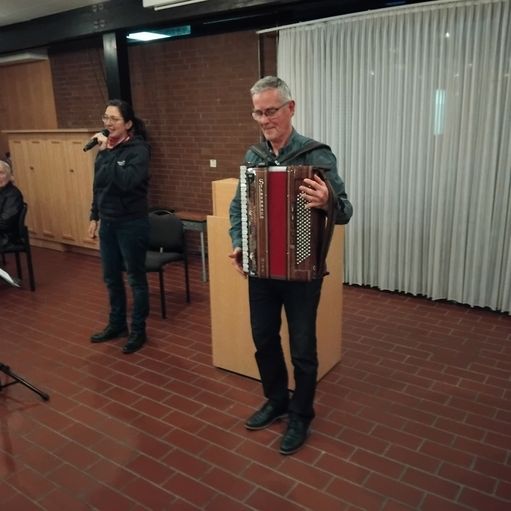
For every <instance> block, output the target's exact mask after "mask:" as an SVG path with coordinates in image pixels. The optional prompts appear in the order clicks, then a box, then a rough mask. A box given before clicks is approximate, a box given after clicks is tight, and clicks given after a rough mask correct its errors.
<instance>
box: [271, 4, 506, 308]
mask: <svg viewBox="0 0 511 511" xmlns="http://www.w3.org/2000/svg"><path fill="white" fill-rule="evenodd" d="M510 26H511V13H510V0H486V1H485V0H479V1H462V0H459V1H450V2H446V1H439V2H431V3H428V4H420V5H414V6H409V7H398V8H392V9H385V10H378V11H374V12H369V13H364V14H360V15H349V16H344V17H340V18H336V19H327V20H323V21H320V22H316V23H312V24H303V25H301V26H300V25H298V26H295V27H289V28H283V29H282V30H280V33H279V44H278V73H279V75H280V76H281V77H282V78H283V79H284V80H285V81H287V82H288V84H289V85H290V87H291V90H292V91H293V93H294V96H295V99H296V101H297V112H296V117H295V126H296V128H297V129H298V131H300V132H302V133H303V134H305V135H308V136H311V137H313V138H315V139H319V140H321V141H322V142H326V143H328V144H329V145H330V146H331V147H332V149H333V151H334V153H336V155H337V157H338V160H339V173H340V175H341V176H342V177H343V179H344V180H345V182H346V186H347V190H348V194H349V197H350V199H351V200H352V202H353V204H354V211H355V213H354V216H353V219H352V221H351V223H350V225H349V226H348V227H347V229H346V234H347V236H346V250H345V268H346V269H345V280H346V282H348V283H350V284H363V285H370V286H376V287H378V288H380V289H386V290H398V291H404V292H409V293H413V294H421V295H426V296H429V297H431V298H434V299H441V298H444V299H449V300H454V301H457V302H460V303H466V304H470V305H473V306H482V307H490V308H491V309H494V310H500V311H506V312H509V311H511V76H510V75H511V28H510Z"/></svg>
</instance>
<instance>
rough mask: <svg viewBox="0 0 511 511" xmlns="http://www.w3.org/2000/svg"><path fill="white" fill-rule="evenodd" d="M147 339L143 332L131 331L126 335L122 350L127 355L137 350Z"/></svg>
mask: <svg viewBox="0 0 511 511" xmlns="http://www.w3.org/2000/svg"><path fill="white" fill-rule="evenodd" d="M146 341H147V335H146V334H145V332H143V333H141V334H136V333H133V332H132V333H131V334H130V335H129V337H128V342H127V343H126V344H125V345H124V346H123V348H122V352H123V353H126V354H127V355H129V354H130V353H135V351H138V350H139V349H140V348H141V347H142V346H143V345H144V344H145V342H146Z"/></svg>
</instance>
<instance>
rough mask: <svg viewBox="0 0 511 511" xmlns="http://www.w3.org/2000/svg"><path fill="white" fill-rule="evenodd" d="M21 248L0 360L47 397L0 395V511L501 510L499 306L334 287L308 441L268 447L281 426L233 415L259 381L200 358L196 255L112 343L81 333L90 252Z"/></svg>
mask: <svg viewBox="0 0 511 511" xmlns="http://www.w3.org/2000/svg"><path fill="white" fill-rule="evenodd" d="M34 258H35V269H36V279H37V286H38V287H37V290H36V292H34V293H32V292H30V291H29V290H28V289H26V285H25V289H22V290H16V289H14V288H8V287H7V286H5V285H3V284H0V301H1V302H0V303H1V318H2V320H1V323H0V361H1V362H3V363H5V364H9V366H10V367H11V369H12V370H13V371H15V372H16V373H18V374H19V375H20V376H23V377H24V378H25V379H27V380H28V381H30V382H31V383H34V384H36V385H37V386H39V387H41V388H42V389H43V390H45V391H47V392H49V394H50V395H51V399H50V401H49V402H44V401H42V400H41V399H40V398H39V397H38V396H37V395H36V394H34V393H32V392H31V391H30V390H28V389H27V388H25V387H24V386H22V385H13V386H9V387H8V388H4V389H3V391H2V392H1V393H0V502H1V509H2V510H9V511H26V510H48V511H49V510H58V511H75V510H102V511H139V510H153V511H163V510H171V511H185V510H187V511H188V510H190V511H191V510H207V511H229V510H233V511H244V510H258V511H259V510H260V511H287V510H289V511H291V510H293V511H298V510H302V511H303V510H312V511H344V510H350V511H354V510H371V511H372V510H375V511H405V510H408V511H410V510H420V511H462V510H466V511H468V510H477V511H504V510H506V511H509V510H510V509H511V380H510V374H511V318H510V317H509V316H508V315H505V314H498V313H495V312H490V311H485V310H474V309H470V308H468V307H465V306H461V305H455V304H449V303H438V302H436V303H435V302H432V301H430V300H426V299H422V298H414V297H410V296H403V295H400V294H393V293H386V292H380V291H377V290H372V289H363V288H356V287H346V288H345V289H344V297H345V313H344V341H343V359H342V361H341V363H340V364H338V365H337V366H336V367H335V368H334V369H333V370H332V371H331V372H330V373H329V374H327V375H326V376H325V378H324V379H323V380H322V381H321V382H320V384H319V387H318V392H317V419H316V421H315V422H314V425H313V434H312V436H311V438H310V440H309V442H308V444H307V446H306V447H305V448H304V449H303V450H301V451H300V452H299V453H297V454H296V455H294V456H290V457H284V456H282V455H280V454H279V453H278V452H277V446H278V443H279V439H280V434H281V433H282V431H283V428H284V425H283V424H282V423H280V424H275V425H274V426H272V427H271V428H269V429H267V430H264V431H260V432H247V431H245V429H244V428H243V420H244V419H245V417H246V416H247V415H248V414H249V413H251V411H252V410H253V409H254V408H255V407H256V406H258V405H259V404H260V403H261V402H262V397H261V393H260V386H259V383H258V382H257V381H253V380H251V379H248V378H246V377H242V376H239V375H236V374H231V373H229V372H226V371H223V370H220V369H216V368H215V367H213V366H212V364H211V340H210V320H209V294H208V285H207V283H202V282H201V281H200V261H199V259H195V258H194V260H193V263H192V303H191V304H190V305H186V303H185V301H184V291H183V286H182V273H181V270H180V268H178V267H177V266H176V267H173V268H170V269H169V271H168V276H167V286H168V306H169V307H168V309H169V318H168V319H167V320H162V319H161V318H160V314H159V303H158V290H157V284H156V279H155V278H154V277H155V276H154V275H152V276H151V303H152V305H153V311H152V313H151V317H150V321H149V331H148V333H149V338H150V342H149V344H148V345H147V346H146V347H145V348H144V349H143V350H142V351H141V352H139V353H136V354H134V355H129V356H126V355H123V354H122V353H120V345H121V342H111V343H104V344H101V345H92V344H90V343H89V335H90V333H91V332H93V331H95V330H98V329H100V328H102V327H103V326H104V323H105V311H106V295H105V291H104V288H103V285H102V283H101V280H100V269H99V261H98V259H97V258H95V257H91V256H86V255H80V254H72V253H59V252H53V251H49V250H45V249H35V250H34ZM226 264H229V263H228V262H227V261H226ZM7 269H9V270H11V271H13V270H14V264H13V261H11V260H9V264H8V266H7ZM2 376H3V375H2ZM3 381H5V378H3Z"/></svg>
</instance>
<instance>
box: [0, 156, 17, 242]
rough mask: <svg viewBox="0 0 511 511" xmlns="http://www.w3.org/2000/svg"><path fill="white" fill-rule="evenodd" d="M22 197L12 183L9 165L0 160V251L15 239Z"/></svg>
mask: <svg viewBox="0 0 511 511" xmlns="http://www.w3.org/2000/svg"><path fill="white" fill-rule="evenodd" d="M22 209H23V195H22V193H21V192H20V191H19V190H18V188H16V186H15V185H14V183H13V182H12V172H11V167H10V166H9V164H8V163H7V162H5V161H3V160H0V249H1V248H2V247H4V246H6V245H7V244H8V243H10V242H11V241H14V240H15V239H16V235H17V233H18V217H19V214H20V213H21V210H22Z"/></svg>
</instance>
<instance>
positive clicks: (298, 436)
mask: <svg viewBox="0 0 511 511" xmlns="http://www.w3.org/2000/svg"><path fill="white" fill-rule="evenodd" d="M250 93H251V95H252V102H253V107H254V109H253V111H252V117H253V118H254V120H255V121H256V122H257V123H258V124H259V126H260V128H261V131H262V134H263V136H264V139H265V141H264V143H263V144H261V146H252V147H251V148H250V149H249V150H248V151H247V153H246V154H245V166H247V167H253V168H256V167H261V166H280V165H293V166H302V165H308V166H313V167H318V168H321V169H323V172H324V174H323V175H324V176H325V177H326V182H325V181H324V180H323V179H322V178H321V177H320V176H319V175H318V174H314V175H311V177H310V178H305V179H303V182H302V183H301V185H300V186H299V187H298V189H299V194H300V196H301V200H303V201H305V203H306V206H305V207H306V208H317V209H319V210H323V211H325V212H327V211H328V214H329V215H330V216H331V217H332V218H331V220H333V221H334V222H335V223H336V224H346V223H348V221H349V220H350V218H351V216H352V213H353V208H352V205H351V203H350V202H349V200H348V198H347V195H346V191H345V187H344V183H343V181H342V180H341V178H340V176H339V174H338V173H337V160H336V158H335V156H334V154H333V153H332V151H331V150H330V148H329V147H328V146H326V145H324V144H320V143H317V142H315V141H312V140H311V139H309V138H307V137H304V136H302V135H300V134H299V133H297V132H296V130H295V129H294V128H293V125H292V117H293V114H294V111H295V102H294V101H293V99H292V96H291V92H290V90H289V87H288V86H287V84H286V83H285V82H284V81H283V80H281V79H280V78H277V77H274V76H267V77H265V78H262V79H260V80H258V81H257V82H256V83H255V84H254V85H253V87H252V88H251V89H250ZM230 221H231V228H230V231H229V233H230V236H231V240H232V246H233V252H232V253H231V254H230V256H229V257H230V258H231V261H232V264H233V265H234V267H235V269H236V270H237V271H238V272H239V273H240V274H242V275H243V276H245V277H246V276H247V273H246V271H244V266H243V251H242V245H243V242H242V193H241V190H240V186H238V189H237V191H236V195H235V197H234V198H233V200H232V202H231V206H230ZM248 280H249V282H248V284H249V285H248V288H249V306H250V322H251V329H252V337H253V341H254V344H255V348H256V353H255V358H256V362H257V366H258V369H259V374H260V377H261V383H262V386H263V392H264V395H265V397H266V402H265V403H264V405H263V406H262V407H261V408H260V409H259V410H258V411H256V412H255V413H254V414H253V415H251V416H250V417H249V418H248V419H247V421H246V422H245V427H246V428H247V429H248V430H259V429H263V428H266V427H268V426H269V425H271V424H272V423H273V422H275V421H276V420H277V419H280V418H282V417H284V416H286V415H288V416H289V420H288V426H287V430H286V432H285V434H284V436H283V438H282V441H281V444H280V452H281V453H282V454H292V453H294V452H296V451H297V450H298V449H299V448H300V447H302V445H303V444H304V443H305V441H306V440H307V437H308V435H309V432H310V424H311V421H312V419H313V418H314V415H315V414H314V406H313V402H314V394H315V390H316V380H317V372H318V357H317V351H316V313H317V308H318V304H319V299H320V294H321V285H322V282H323V274H322V273H319V274H318V275H316V276H315V278H312V279H311V280H307V281H296V280H287V279H281V278H272V277H271V276H270V278H267V277H266V276H265V277H260V276H257V275H251V274H250V275H249V276H248ZM282 307H284V309H285V312H286V318H287V322H288V327H289V342H290V352H291V360H292V363H293V370H294V377H295V390H294V392H293V393H292V395H291V396H290V395H289V391H288V374H287V368H286V364H285V360H284V354H283V350H282V346H281V338H280V324H281V310H282Z"/></svg>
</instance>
